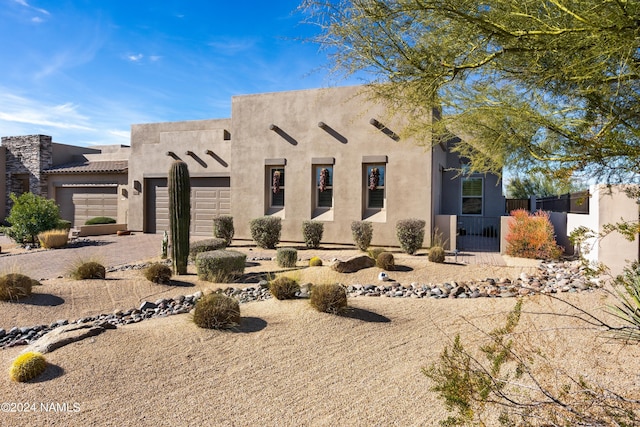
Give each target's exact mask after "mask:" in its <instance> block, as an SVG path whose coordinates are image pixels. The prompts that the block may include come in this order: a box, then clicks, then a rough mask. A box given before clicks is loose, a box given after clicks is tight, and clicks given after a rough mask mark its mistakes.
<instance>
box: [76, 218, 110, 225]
mask: <svg viewBox="0 0 640 427" xmlns="http://www.w3.org/2000/svg"><path fill="white" fill-rule="evenodd" d="M115 223H116V220H115V219H113V218H109V217H108V216H96V217H93V218H89V219H88V220H86V221H85V222H84V225H100V224H115Z"/></svg>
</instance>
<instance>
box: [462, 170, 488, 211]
mask: <svg viewBox="0 0 640 427" xmlns="http://www.w3.org/2000/svg"><path fill="white" fill-rule="evenodd" d="M482 188H483V179H482V178H462V215H482Z"/></svg>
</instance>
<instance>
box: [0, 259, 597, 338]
mask: <svg viewBox="0 0 640 427" xmlns="http://www.w3.org/2000/svg"><path fill="white" fill-rule="evenodd" d="M148 265H149V264H148V263H143V264H132V265H125V266H118V267H113V268H111V269H109V270H108V271H125V270H139V269H143V268H145V267H147V266H148ZM309 287H310V284H302V285H301V291H300V292H299V294H298V297H299V298H306V297H308V292H309ZM599 287H600V285H599V282H598V281H597V280H595V279H591V280H589V279H587V278H586V277H585V275H584V267H583V266H581V265H580V263H579V262H577V261H566V262H543V263H541V265H540V266H539V268H538V274H536V275H532V276H529V275H527V274H525V273H522V274H521V275H520V277H519V278H518V279H516V280H510V279H507V278H501V279H492V278H487V279H484V280H476V281H470V282H462V281H460V282H458V281H454V280H450V281H447V282H443V283H436V284H432V283H429V284H421V283H415V282H414V283H411V284H408V285H403V284H400V283H398V282H395V281H384V282H381V283H380V284H378V285H374V284H364V285H363V284H353V285H349V286H346V288H347V292H348V294H349V296H350V297H391V298H434V299H442V298H482V297H484V298H510V297H516V296H524V295H530V294H554V293H559V292H560V293H561V292H580V291H589V290H593V289H596V288H599ZM221 292H223V293H224V294H225V295H228V296H232V297H234V298H236V299H238V301H239V302H240V303H248V302H253V301H264V300H267V299H270V298H271V293H270V292H269V289H268V282H267V281H266V280H262V281H260V283H258V284H257V285H256V286H250V287H246V288H235V287H228V288H226V289H224V290H222V291H221ZM202 295H203V293H202V292H201V291H198V292H195V293H194V294H192V295H180V296H177V297H175V298H162V299H159V300H157V301H155V302H150V301H143V302H142V303H141V304H140V307H139V308H133V309H129V310H126V311H122V310H117V311H115V312H114V313H111V314H100V315H97V316H91V317H83V318H80V319H77V320H75V321H73V322H69V321H67V320H58V321H56V322H53V323H51V324H49V325H38V326H31V327H21V328H19V327H14V328H11V329H10V330H9V331H5V330H4V329H0V348H7V347H14V346H17V345H27V344H30V343H33V342H34V341H36V340H37V339H38V338H40V337H42V336H43V335H45V334H46V333H48V332H50V331H52V330H54V329H55V328H57V327H60V326H63V325H68V324H73V323H76V324H89V323H93V324H95V325H111V326H114V327H117V326H120V325H127V324H130V323H138V322H141V321H143V320H145V319H151V318H155V317H166V316H171V315H174V314H184V313H188V312H190V311H191V309H193V306H194V305H195V302H196V301H197V300H198V299H199V298H200V297H202Z"/></svg>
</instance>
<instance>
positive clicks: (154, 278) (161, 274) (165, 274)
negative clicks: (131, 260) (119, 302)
mask: <svg viewBox="0 0 640 427" xmlns="http://www.w3.org/2000/svg"><path fill="white" fill-rule="evenodd" d="M172 274H173V271H171V267H169V266H168V265H166V264H161V263H159V262H154V263H153V264H151V265H150V266H149V267H147V268H146V269H145V270H144V277H146V278H147V280H148V281H150V282H153V283H160V284H164V285H166V284H169V283H171V275H172Z"/></svg>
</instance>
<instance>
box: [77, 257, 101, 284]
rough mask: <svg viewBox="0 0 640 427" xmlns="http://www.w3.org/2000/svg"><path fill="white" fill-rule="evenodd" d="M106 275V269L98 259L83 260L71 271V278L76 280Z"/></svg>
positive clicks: (99, 277) (98, 277)
mask: <svg viewBox="0 0 640 427" xmlns="http://www.w3.org/2000/svg"><path fill="white" fill-rule="evenodd" d="M106 276H107V272H106V269H105V268H104V266H103V265H102V264H100V263H99V262H97V261H84V262H82V261H81V262H80V263H79V264H78V265H77V266H76V267H75V268H74V269H73V271H71V278H72V279H75V280H84V279H104V278H105V277H106Z"/></svg>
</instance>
